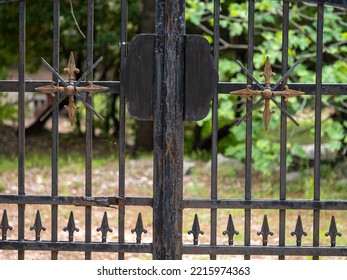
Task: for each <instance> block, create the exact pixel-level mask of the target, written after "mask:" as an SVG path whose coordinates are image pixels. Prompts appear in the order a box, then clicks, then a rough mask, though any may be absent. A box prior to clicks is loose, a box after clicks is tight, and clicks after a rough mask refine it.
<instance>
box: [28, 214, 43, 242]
mask: <svg viewBox="0 0 347 280" xmlns="http://www.w3.org/2000/svg"><path fill="white" fill-rule="evenodd" d="M30 230H35V237H36V241H40V238H41V230H43V231H45V230H46V228H45V227H44V226H42V222H41V215H40V211H39V210H37V212H36V218H35V223H34V225H33V226H31V227H30Z"/></svg>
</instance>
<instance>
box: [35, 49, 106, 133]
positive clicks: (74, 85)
mask: <svg viewBox="0 0 347 280" xmlns="http://www.w3.org/2000/svg"><path fill="white" fill-rule="evenodd" d="M102 59H103V57H100V58H99V59H98V60H97V61H96V62H95V63H94V64H93V65H92V66H90V67H89V69H88V70H87V71H86V72H85V73H84V74H83V75H82V76H81V77H80V78H79V79H78V80H77V81H76V74H79V73H80V70H79V69H78V68H77V67H76V63H75V57H74V54H73V52H71V53H70V58H69V61H68V65H67V67H66V68H64V72H65V73H67V74H68V81H67V82H66V81H65V80H64V79H63V78H62V77H61V76H60V75H59V73H58V72H57V71H56V70H55V69H54V68H53V67H52V66H50V65H49V64H48V63H47V62H46V60H44V59H43V58H41V61H42V63H43V64H44V65H45V66H46V67H47V68H48V69H49V70H50V71H51V72H52V74H53V75H54V76H55V77H56V78H57V79H58V80H59V82H60V83H61V85H62V86H56V85H55V84H54V83H53V84H50V85H46V86H42V87H38V88H35V90H36V91H39V92H43V93H48V94H58V93H64V96H63V97H62V98H60V99H59V100H58V101H57V102H55V103H54V104H53V105H52V107H51V108H50V109H49V110H48V111H47V112H46V113H45V114H44V115H43V116H42V117H41V118H40V120H41V121H43V120H44V119H45V118H47V117H48V115H49V114H50V113H51V112H52V111H53V110H54V109H55V108H57V107H58V106H59V104H60V103H61V102H63V101H64V100H65V99H66V98H69V103H68V105H65V106H64V107H65V109H66V110H67V112H68V116H69V121H70V124H71V126H73V124H74V122H75V114H76V112H77V111H78V110H79V109H80V107H79V106H76V104H75V98H77V99H78V100H80V101H81V102H82V103H83V104H84V105H85V106H86V107H87V109H89V110H90V111H91V112H93V113H94V114H95V115H96V116H97V117H98V118H99V119H100V120H101V121H104V118H103V117H102V116H101V115H100V114H99V113H98V112H97V111H95V109H94V108H93V107H92V106H91V105H90V104H88V103H87V102H86V101H85V100H84V98H83V97H82V96H81V95H80V93H81V92H86V93H87V94H93V93H97V92H104V91H108V89H109V88H108V87H103V86H97V85H94V84H93V83H92V82H91V81H88V82H87V83H88V85H87V86H79V84H80V83H81V82H82V81H83V80H84V79H85V78H86V77H87V76H88V75H89V74H90V73H91V72H92V71H93V69H94V68H95V67H96V66H97V65H98V64H99V63H100V62H101V61H102Z"/></svg>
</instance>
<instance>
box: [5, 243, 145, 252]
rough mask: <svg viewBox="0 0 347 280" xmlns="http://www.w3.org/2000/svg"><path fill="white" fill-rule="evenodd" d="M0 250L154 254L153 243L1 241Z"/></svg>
mask: <svg viewBox="0 0 347 280" xmlns="http://www.w3.org/2000/svg"><path fill="white" fill-rule="evenodd" d="M0 250H39V251H80V252H110V253H111V252H122V253H126V252H128V253H152V244H151V243H142V244H138V243H117V242H78V241H76V242H67V241H58V242H52V241H28V240H25V241H17V240H5V241H1V240H0Z"/></svg>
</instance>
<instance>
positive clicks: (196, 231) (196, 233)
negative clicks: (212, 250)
mask: <svg viewBox="0 0 347 280" xmlns="http://www.w3.org/2000/svg"><path fill="white" fill-rule="evenodd" d="M188 234H193V237H194V245H198V244H199V234H201V235H204V232H203V231H201V230H200V224H199V219H198V215H197V214H195V216H194V222H193V227H192V229H191V230H190V231H188Z"/></svg>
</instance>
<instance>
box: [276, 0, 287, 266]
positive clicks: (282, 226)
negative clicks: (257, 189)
mask: <svg viewBox="0 0 347 280" xmlns="http://www.w3.org/2000/svg"><path fill="white" fill-rule="evenodd" d="M288 34H289V1H288V0H284V1H283V23H282V75H284V74H285V73H286V72H287V70H288V37H289V36H288ZM286 84H287V79H286V80H284V81H283V83H282V86H285V85H286ZM281 105H282V106H283V108H285V109H287V103H286V102H285V98H282V100H281ZM286 178H287V116H286V115H285V114H283V113H282V112H281V131H280V200H285V199H286V188H287V182H286ZM285 235H286V210H283V209H282V210H279V245H280V246H285V238H286V236H285ZM278 258H279V259H280V260H284V259H285V256H279V257H278Z"/></svg>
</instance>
